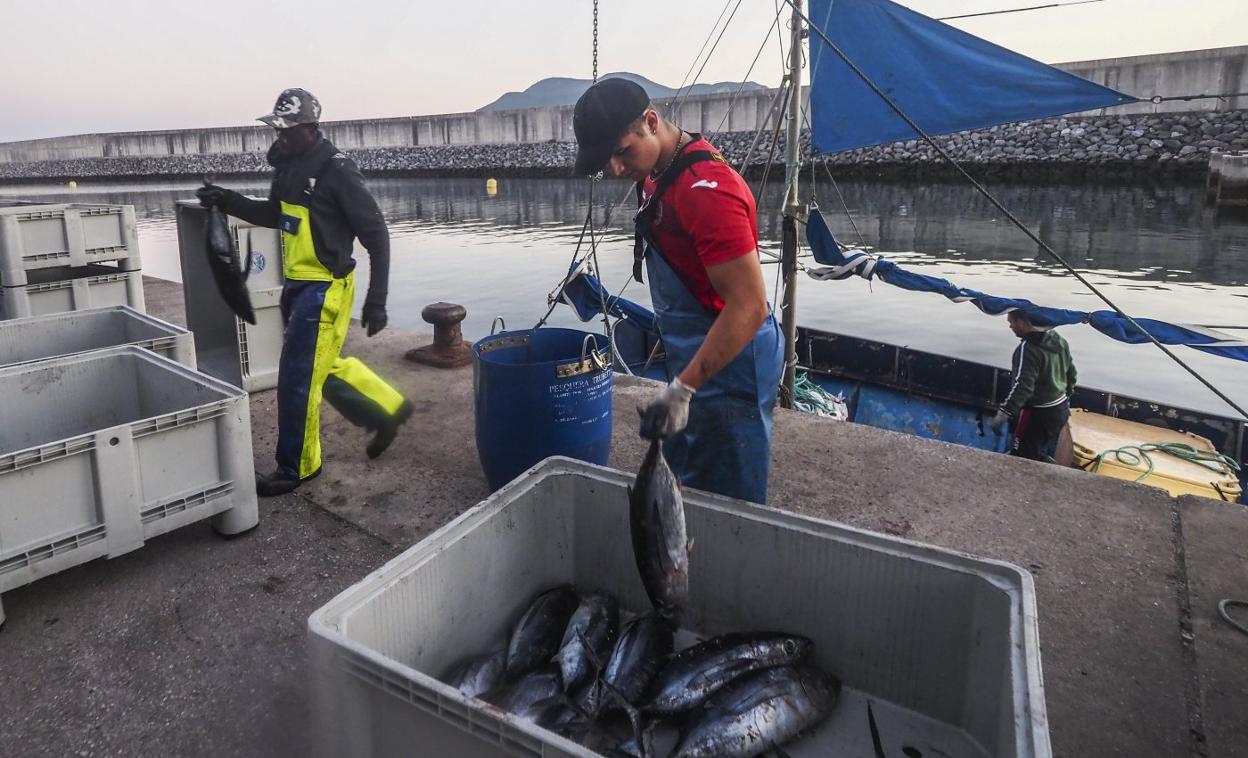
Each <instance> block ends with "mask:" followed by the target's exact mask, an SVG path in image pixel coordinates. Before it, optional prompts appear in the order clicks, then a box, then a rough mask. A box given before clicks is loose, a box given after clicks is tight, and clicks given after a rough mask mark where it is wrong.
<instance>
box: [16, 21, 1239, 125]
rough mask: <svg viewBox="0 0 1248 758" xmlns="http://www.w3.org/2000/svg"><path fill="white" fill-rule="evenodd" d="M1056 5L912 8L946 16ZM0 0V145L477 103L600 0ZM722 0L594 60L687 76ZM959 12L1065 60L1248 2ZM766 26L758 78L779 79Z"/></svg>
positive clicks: (1187, 36)
mask: <svg viewBox="0 0 1248 758" xmlns="http://www.w3.org/2000/svg"><path fill="white" fill-rule="evenodd" d="M1049 1H1050V0H904V2H903V4H904V5H906V6H909V7H911V8H914V9H915V10H917V11H919V12H921V13H924V14H926V15H929V16H937V17H938V16H945V15H954V14H962V13H974V12H977V11H984V10H997V9H1002V8H1019V7H1026V6H1031V5H1042V4H1046V3H1047V2H1049ZM728 2H729V6H728V7H729V9H730V10H731V5H735V0H728ZM775 3H776V0H743V2H742V3H741V5H740V8H739V10H738V11H737V12H736V15H735V17H734V18H733V20H732V23H731V24H730V25H729V27H728V30H727V32H726V33H725V34H724V36H723V40H722V42H721V43H720V44H719V47H718V49H717V50H716V52H715V54H714V56H713V57H712V58H711V59H710V61H709V63H708V65H707V66H706V68H705V70H704V72H703V74H702V76H701V77H700V79H699V81H703V82H711V81H740V80H741V78H742V77H743V76H744V75H745V73H746V69H747V68H748V67H749V64H750V60H751V59H752V58H753V57H754V53H755V51H756V50H757V49H758V47H759V45H760V44H761V43H762V42H763V40H764V35H765V33H766V31H767V29H768V27H769V25H770V24H771V22H772V19H773V18H774V17H775V14H776V7H777V6H776V4H775ZM4 4H5V7H4V10H3V16H2V18H3V26H4V32H5V33H4V42H3V44H0V114H2V116H0V141H8V140H17V139H30V138H35V137H48V136H56V135H64V134H79V133H87V132H108V131H128V130H139V129H173V128H189V127H206V126H230V125H237V124H246V123H254V121H253V119H254V118H255V117H256V116H258V115H260V114H261V113H264V112H266V111H267V110H268V109H269V108H270V107H271V106H272V104H273V100H274V99H275V97H276V95H277V93H278V92H279V91H280V90H282V89H283V88H285V87H292V86H299V87H304V88H306V89H309V90H311V91H312V92H313V93H315V94H316V95H317V97H319V98H320V100H321V103H322V105H323V106H324V114H323V117H324V118H325V119H327V120H337V119H348V118H371V117H382V116H404V115H418V114H429V113H453V112H459V111H471V110H475V109H476V108H478V107H480V106H482V105H485V104H486V103H488V102H490V101H491V100H493V99H495V98H496V97H497V96H498V95H500V94H502V93H503V92H506V91H509V90H521V89H524V88H526V87H528V86H529V85H530V84H533V83H534V82H536V81H537V80H539V79H542V78H544V77H548V76H571V77H579V78H588V77H589V75H590V70H591V69H590V66H591V45H590V35H591V16H592V14H591V9H592V3H591V0H523V1H521V0H506V1H504V0H483V1H480V2H446V1H443V2H430V1H429V0H415V1H409V2H387V1H384V0H355V2H350V3H347V2H340V1H339V2H329V1H328V0H303V1H302V2H272V1H270V2H263V1H261V2H257V1H256V0H249V1H243V0H212V1H210V2H194V3H191V2H180V3H174V2H165V1H162V2H157V0H110V1H109V2H101V0H43V2H20V3H19V2H17V1H16V0H5V3H4ZM725 7H726V6H725V0H600V16H599V71H600V72H601V73H606V72H610V71H621V70H626V71H632V72H634V73H638V74H641V75H643V76H646V77H649V78H650V79H652V80H654V81H656V82H659V83H661V84H665V85H667V86H670V87H675V86H677V85H679V84H680V83H681V80H682V79H683V78H684V77H685V74H686V72H687V71H688V69H689V67H690V65H691V64H692V63H693V61H694V58H695V56H696V55H697V53H698V49H699V47H701V45H702V43H703V40H705V39H706V37H707V34H708V33H709V32H710V31H711V28H712V26H713V24H714V23H715V21H716V18H717V17H718V16H719V15H720V12H721V10H723V9H724V8H725ZM784 18H785V20H786V21H787V19H788V12H787V8H786V11H785V13H784ZM952 23H953V24H955V25H956V26H958V27H959V28H961V29H964V30H966V31H968V32H970V33H972V34H976V35H978V36H981V37H984V38H986V39H989V40H991V41H993V42H996V43H997V44H1000V45H1004V46H1006V47H1009V48H1011V49H1013V50H1017V51H1018V52H1021V53H1023V54H1026V55H1029V56H1032V57H1034V58H1038V59H1039V60H1042V61H1046V62H1050V63H1057V62H1063V61H1073V60H1086V59H1091V58H1110V57H1118V56H1126V55H1141V54H1147V53H1160V52H1171V51H1177V50H1194V49H1200V48H1208V47H1226V46H1230V45H1243V44H1248V0H1104V2H1099V3H1095V4H1091V5H1080V6H1073V7H1066V8H1055V9H1049V10H1039V11H1033V12H1029V13H1017V14H1008V15H1002V16H995V17H988V18H978V19H966V20H962V21H955V22H952ZM771 39H772V42H771V43H770V45H769V46H768V48H767V49H766V50H764V53H763V55H762V57H761V58H760V60H759V63H758V66H757V67H756V68H755V70H754V73H753V74H752V75H751V77H750V78H751V79H753V80H754V81H757V82H760V83H763V84H767V85H769V86H775V84H776V83H777V82H778V81H779V79H780V76H781V73H782V72H781V60H780V53H779V49H778V47H777V45H776V42H775V32H774V30H773V32H772V34H771Z"/></svg>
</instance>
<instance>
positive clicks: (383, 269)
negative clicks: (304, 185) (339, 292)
mask: <svg viewBox="0 0 1248 758" xmlns="http://www.w3.org/2000/svg"><path fill="white" fill-rule="evenodd" d="M333 160H334V161H335V162H336V163H337V164H338V166H337V168H338V171H336V172H335V173H336V174H337V176H336V177H335V181H334V183H333V192H334V198H335V199H336V200H337V201H338V206H339V207H340V208H342V213H343V216H345V217H346V219H347V223H348V224H349V225H350V227H351V233H352V234H354V235H355V236H356V237H357V238H358V239H359V240H360V244H361V245H363V246H364V249H365V250H367V251H368V258H369V264H368V267H369V276H368V294H367V295H366V296H365V297H364V303H365V304H366V305H383V306H384V305H385V304H386V293H387V291H388V285H389V282H390V231H389V230H388V229H387V228H386V218H385V216H383V215H382V213H381V208H380V207H378V205H377V201H376V200H375V199H374V198H373V195H372V193H370V192H369V191H368V188H367V187H365V186H364V175H363V174H361V173H360V170H359V169H358V168H356V166H355V163H354V162H353V161H352V160H351V159H350V158H347V157H345V156H343V157H334V159H333Z"/></svg>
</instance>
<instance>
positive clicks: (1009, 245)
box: [0, 177, 1248, 412]
mask: <svg viewBox="0 0 1248 758" xmlns="http://www.w3.org/2000/svg"><path fill="white" fill-rule="evenodd" d="M803 179H805V177H803ZM221 183H222V184H225V185H227V186H231V187H233V188H235V189H239V190H244V191H248V192H250V193H252V194H258V195H262V194H264V192H265V191H266V190H267V185H266V184H265V183H262V182H259V183H258V182H256V181H255V180H245V179H242V180H236V181H234V182H230V181H228V180H222V181H221ZM194 186H195V185H194V183H192V182H186V183H173V184H171V183H164V184H152V183H142V184H139V183H131V184H99V185H89V184H84V185H83V186H80V187H79V189H77V190H76V191H73V192H70V191H68V190H67V189H66V188H65V187H63V186H49V185H30V186H0V197H20V198H24V199H31V200H45V201H63V200H68V199H73V200H77V201H98V202H109V203H128V204H132V205H134V206H135V210H136V213H137V216H138V224H139V241H140V247H141V252H142V255H143V264H144V270H145V272H146V273H147V274H149V275H153V276H158V277H162V278H166V279H172V280H179V281H180V279H181V272H180V268H179V263H178V250H177V230H176V227H175V223H174V215H173V207H174V203H175V202H176V201H177V200H179V199H186V198H190V197H192V192H193V190H194ZM370 186H371V187H372V188H373V191H374V192H375V194H376V195H377V197H378V200H379V202H380V203H381V206H382V208H383V210H384V211H385V213H386V216H387V218H388V219H389V221H390V224H391V226H390V229H391V236H392V238H393V243H392V245H393V263H392V265H391V283H390V292H391V295H390V318H391V323H392V324H394V325H396V326H399V327H404V328H414V329H421V328H427V326H426V325H425V324H424V323H423V322H422V321H421V319H420V310H421V308H422V307H423V306H424V305H425V304H427V303H430V302H434V301H438V300H445V301H450V302H457V303H461V304H463V305H465V306H466V307H467V308H468V313H469V316H468V319H467V321H466V322H465V324H464V332H465V335H466V336H467V337H469V338H473V337H479V336H482V335H484V334H486V333H488V332H489V329H490V323H491V321H492V320H493V319H494V317H495V316H498V315H501V316H503V317H504V318H505V320H506V323H507V326H508V327H509V328H517V327H523V326H532V325H533V324H534V323H536V322H537V320H538V319H539V318H541V316H542V315H543V314H544V313H545V312H546V310H547V295H548V293H550V292H551V291H552V290H553V289H554V288H555V286H556V285H557V284H558V282H559V280H560V278H561V277H562V275H563V274H564V272H565V271H566V270H567V268H568V265H569V263H570V262H571V261H572V256H573V253H574V251H575V249H576V244H577V238H578V236H579V235H580V232H581V227H582V224H583V222H584V219H585V213H586V209H587V208H588V207H589V203H590V192H591V190H590V186H589V183H588V182H584V181H579V180H561V179H500V180H499V184H498V193H497V195H495V196H493V197H489V196H487V194H486V190H485V181H484V179H480V180H478V179H378V180H373V181H371V182H370ZM814 189H815V198H816V200H817V201H818V202H819V204H820V206H821V207H822V208H823V210H824V213H825V215H826V216H827V218H828V220H829V223H830V224H831V226H832V228H833V230H834V232H835V233H836V234H837V235H838V236H839V237H840V238H841V239H842V240H844V241H846V242H851V243H858V242H859V240H860V239H861V241H863V242H865V244H867V245H869V246H871V247H873V248H874V249H875V250H876V251H877V252H880V253H881V254H884V255H886V256H888V257H889V258H891V259H892V260H894V261H896V262H898V263H903V264H905V265H906V266H908V267H910V268H912V269H913V270H915V271H918V272H921V273H925V274H934V275H937V276H942V277H945V278H947V279H949V280H951V281H953V282H955V283H957V284H960V285H963V286H967V287H971V288H973V289H978V290H981V291H984V292H990V293H992V294H997V295H1005V296H1017V297H1026V298H1030V299H1031V300H1033V301H1035V302H1038V303H1041V304H1045V305H1052V306H1059V307H1067V308H1078V309H1082V310H1095V309H1098V308H1100V307H1102V304H1101V303H1100V302H1099V301H1098V300H1097V299H1096V298H1095V297H1094V296H1093V295H1092V294H1091V293H1090V292H1088V291H1086V290H1085V289H1083V287H1082V286H1081V285H1080V284H1079V283H1078V282H1077V281H1075V280H1074V279H1073V278H1072V277H1070V276H1068V275H1066V274H1065V273H1064V272H1063V271H1062V270H1061V269H1060V268H1059V267H1058V266H1057V265H1056V264H1054V263H1052V262H1051V261H1048V260H1047V259H1046V258H1044V257H1043V256H1042V255H1041V254H1040V253H1039V251H1038V250H1037V249H1036V246H1035V245H1034V244H1032V243H1031V242H1030V241H1029V240H1028V239H1027V238H1026V237H1024V236H1023V235H1022V234H1021V233H1020V232H1019V231H1018V230H1017V229H1015V228H1013V227H1012V226H1011V225H1010V224H1009V223H1008V222H1007V221H1005V220H1004V219H1002V218H1000V217H999V214H998V213H997V212H996V210H995V209H994V208H993V207H992V206H991V205H990V204H989V203H988V202H986V201H985V200H983V199H982V198H981V197H979V196H978V195H977V194H976V193H975V191H974V190H973V189H971V188H970V187H966V186H963V185H958V184H948V183H931V184H898V183H877V182H864V181H846V182H841V184H840V187H839V189H840V191H841V193H842V195H843V198H844V206H843V205H842V203H841V200H840V198H839V197H838V195H837V193H836V192H835V191H834V190H833V187H832V185H831V184H830V183H826V182H824V183H820V184H818V185H816V187H815V188H814ZM992 189H993V191H994V192H996V193H997V194H998V196H999V197H1000V198H1001V199H1002V200H1003V201H1004V202H1005V204H1006V206H1007V207H1009V208H1011V209H1012V210H1014V212H1015V213H1016V214H1017V215H1018V216H1019V217H1020V218H1022V219H1023V220H1024V221H1025V222H1026V223H1027V224H1028V225H1030V226H1031V227H1032V228H1033V229H1037V230H1038V231H1039V232H1040V234H1041V235H1042V236H1043V237H1044V239H1045V240H1046V241H1048V242H1049V243H1050V244H1051V245H1052V246H1053V247H1054V248H1055V249H1056V250H1057V251H1058V252H1060V253H1062V254H1063V255H1065V256H1066V257H1067V258H1068V260H1070V261H1071V262H1072V263H1073V264H1075V265H1076V266H1077V267H1079V268H1080V269H1082V270H1084V271H1085V272H1087V273H1088V275H1089V278H1090V279H1091V280H1092V281H1093V282H1094V283H1095V284H1096V285H1097V286H1099V287H1101V288H1103V290H1104V291H1105V292H1106V294H1108V295H1109V296H1110V297H1111V298H1113V299H1114V300H1115V301H1117V302H1118V303H1119V305H1121V306H1122V307H1124V308H1125V309H1126V310H1127V311H1128V312H1129V313H1131V314H1132V315H1136V316H1147V317H1151V318H1157V319H1163V320H1169V321H1176V322H1182V323H1192V324H1203V325H1215V326H1221V327H1227V328H1228V331H1230V333H1232V334H1235V335H1237V336H1240V337H1248V221H1246V220H1244V219H1243V218H1234V217H1227V216H1226V215H1225V214H1222V215H1219V214H1217V213H1215V212H1214V211H1213V210H1212V209H1210V208H1206V207H1205V206H1204V204H1203V201H1202V192H1201V189H1200V188H1199V187H1191V186H1152V187H1123V186H1024V185H1010V184H996V185H992ZM627 190H628V187H627V186H626V185H625V184H623V183H621V182H615V181H608V182H603V183H600V184H598V185H595V189H594V190H593V195H594V196H593V202H594V207H595V209H596V225H601V224H602V223H603V222H604V221H605V220H606V216H607V209H608V208H609V207H611V206H615V210H614V212H613V214H612V217H611V220H610V224H609V225H608V226H607V227H606V231H605V233H604V234H603V235H602V237H601V239H600V244H599V249H598V262H599V264H600V268H601V271H602V275H603V279H604V281H605V282H606V283H607V285H608V286H609V287H610V288H611V289H612V291H619V290H620V289H621V288H624V296H625V297H630V298H632V299H635V300H637V301H639V302H642V303H646V304H648V301H649V298H648V295H647V293H646V290H645V287H644V286H640V285H637V284H635V283H633V284H628V273H629V271H630V269H631V262H632V261H631V256H632V238H631V232H627V231H626V230H625V228H624V227H625V224H627V223H628V222H629V220H630V217H631V211H630V210H629V208H628V205H630V203H631V197H630V196H629V193H628V192H627ZM803 195H804V196H808V195H809V186H807V187H806V188H805V189H804V190H803ZM621 200H623V202H622V203H620V204H619V205H616V203H617V201H621ZM780 205H781V203H780V187H779V186H778V185H776V183H775V182H773V183H772V186H770V187H769V188H768V189H767V191H765V192H764V193H763V194H762V197H761V200H760V213H759V227H760V233H761V235H762V237H763V239H762V242H761V247H762V249H763V250H764V252H772V253H776V254H778V252H779V244H780V243H779V234H780V222H781V219H780V214H779V208H780ZM846 208H848V213H846ZM851 218H852V219H853V222H854V224H855V225H856V226H857V232H855V230H854V228H853V226H854V225H851V223H850V219H851ZM859 234H861V238H860V237H859ZM360 258H361V261H362V262H361V266H360V277H361V279H362V280H363V279H365V278H366V277H367V265H366V260H367V256H365V255H361V256H360ZM777 269H778V266H775V265H768V266H766V268H765V270H766V271H767V274H768V279H769V282H771V283H772V284H773V285H774V280H775V275H776V272H777ZM209 286H210V285H209ZM769 286H770V285H769ZM363 288H364V282H363V281H361V282H360V284H359V289H360V290H361V291H363ZM361 299H362V298H361ZM358 305H359V304H358V303H357V308H358ZM798 309H799V310H798V313H799V317H798V322H799V323H800V324H803V325H806V326H811V327H817V328H822V329H828V330H834V331H837V332H841V333H846V334H852V335H855V336H861V337H867V338H872V339H878V340H883V341H886V342H890V343H894V344H901V345H909V346H911V347H915V348H919V349H923V350H930V351H935V352H941V353H945V354H950V355H956V356H960V357H964V358H969V359H973V360H977V361H981V362H985V363H993V364H997V365H1008V361H1009V355H1010V351H1011V350H1012V349H1013V346H1014V343H1015V340H1014V338H1013V336H1012V335H1011V334H1010V333H1009V331H1008V329H1007V328H1006V325H1005V320H1004V318H989V317H987V316H984V315H983V314H981V313H980V312H979V311H977V310H976V309H975V308H974V307H973V306H970V305H966V304H953V303H950V302H948V301H946V300H945V299H944V298H942V297H939V296H937V295H930V294H920V293H911V292H905V291H901V290H896V289H894V288H892V287H890V286H889V285H887V284H883V283H878V282H877V283H873V284H872V283H868V282H866V281H863V280H860V279H855V280H850V281H844V282H818V281H815V280H812V279H808V278H805V277H802V278H801V281H800V283H799V294H798ZM550 323H553V324H556V325H568V326H571V325H575V324H576V323H577V322H576V321H575V320H574V319H573V318H572V316H571V314H570V312H569V310H568V309H567V308H566V307H564V306H559V307H557V308H556V310H555V312H554V314H553V315H552V317H551V320H550ZM1063 334H1064V335H1065V336H1066V337H1067V339H1068V340H1069V341H1070V343H1071V345H1072V349H1073V351H1074V354H1075V359H1076V363H1077V364H1078V366H1079V369H1080V376H1081V384H1085V385H1087V386H1094V387H1098V388H1101V389H1106V390H1111V391H1117V392H1122V393H1126V394H1133V395H1139V396H1143V397H1148V398H1152V399H1155V400H1159V401H1164V402H1170V403H1176V404H1181V405H1185V406H1188V407H1194V408H1200V409H1206V410H1211V411H1215V412H1225V411H1226V410H1228V409H1226V408H1225V406H1224V405H1223V404H1222V403H1221V402H1220V401H1219V400H1217V398H1215V397H1214V396H1212V395H1211V394H1210V393H1209V392H1208V390H1206V389H1204V388H1203V387H1202V386H1200V385H1199V384H1198V383H1197V382H1196V380H1194V379H1192V378H1191V377H1190V376H1188V375H1187V374H1186V373H1185V372H1184V371H1183V370H1182V369H1180V368H1179V367H1177V366H1175V365H1173V364H1172V363H1171V362H1170V361H1169V360H1168V359H1166V358H1165V357H1164V356H1163V355H1161V354H1160V352H1159V351H1158V350H1157V349H1156V348H1154V347H1152V346H1148V345H1138V346H1130V345H1122V344H1119V343H1116V342H1114V341H1112V340H1110V339H1109V338H1107V337H1103V336H1101V335H1100V334H1099V333H1097V332H1096V331H1094V330H1092V329H1091V328H1090V327H1086V326H1071V327H1066V328H1064V329H1063ZM1178 350H1179V352H1180V354H1181V355H1182V356H1183V357H1184V358H1185V359H1186V360H1188V361H1189V362H1190V363H1191V364H1192V365H1194V366H1195V367H1197V369H1198V370H1200V371H1201V372H1202V373H1203V374H1205V375H1206V376H1207V377H1208V378H1210V379H1211V380H1212V381H1214V383H1215V384H1217V385H1218V386H1220V387H1221V388H1222V389H1223V390H1224V391H1226V392H1228V393H1229V394H1231V396H1232V397H1234V398H1235V399H1236V400H1237V401H1238V402H1240V403H1241V404H1248V365H1246V364H1243V363H1239V362H1233V361H1228V360H1225V359H1219V358H1214V357H1211V356H1207V355H1204V354H1201V353H1198V352H1196V351H1192V350H1187V349H1184V348H1179V349H1178Z"/></svg>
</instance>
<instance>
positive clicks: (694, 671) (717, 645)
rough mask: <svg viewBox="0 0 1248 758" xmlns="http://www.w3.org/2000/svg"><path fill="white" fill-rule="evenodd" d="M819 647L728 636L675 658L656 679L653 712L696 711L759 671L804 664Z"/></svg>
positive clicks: (791, 639)
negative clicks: (734, 683) (727, 687)
mask: <svg viewBox="0 0 1248 758" xmlns="http://www.w3.org/2000/svg"><path fill="white" fill-rule="evenodd" d="M813 645H814V643H813V642H811V641H810V640H809V639H807V638H806V637H800V636H797V635H793V634H782V633H778V632H761V633H755V634H725V635H721V636H719V637H713V638H711V639H709V640H706V641H705V642H700V643H698V644H697V645H694V646H692V647H688V648H685V649H684V650H681V651H680V652H679V653H677V654H676V655H674V656H672V657H671V658H670V659H669V660H668V662H667V664H666V665H664V666H663V668H662V669H661V670H660V671H659V673H658V675H657V676H655V678H654V683H653V684H652V685H651V687H650V698H649V700H648V702H646V704H645V705H643V706H642V710H643V711H647V712H649V713H660V714H670V713H681V712H684V711H689V710H692V709H694V708H696V707H698V706H699V705H701V704H702V703H704V702H706V700H707V698H709V697H710V696H711V695H713V694H715V693H716V692H718V691H719V690H721V689H723V688H724V687H726V686H727V685H729V684H731V683H732V682H733V681H735V680H736V679H738V678H740V677H741V676H743V675H745V674H748V673H751V672H753V671H758V670H760V669H767V668H774V667H776V666H788V665H793V664H796V663H800V662H801V661H802V660H803V659H804V658H805V657H806V655H807V653H809V652H810V649H811V648H812V647H813Z"/></svg>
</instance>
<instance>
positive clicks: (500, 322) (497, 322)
mask: <svg viewBox="0 0 1248 758" xmlns="http://www.w3.org/2000/svg"><path fill="white" fill-rule="evenodd" d="M500 326H501V327H502V328H503V331H504V332H505V331H507V322H506V321H503V317H502V316H495V317H494V323H492V324H490V336H491V337H493V336H494V330H495V329H497V328H498V327H500Z"/></svg>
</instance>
